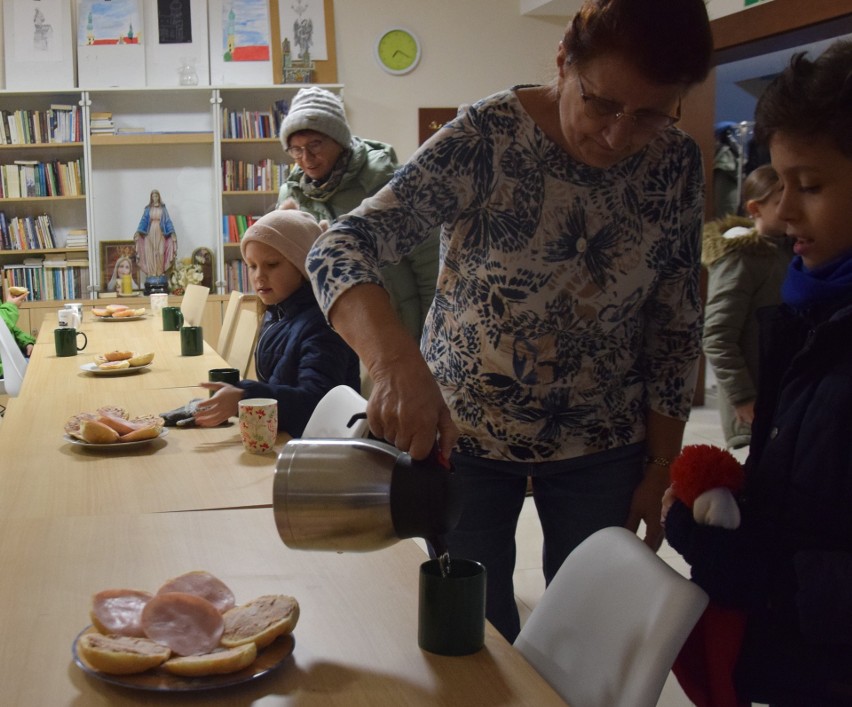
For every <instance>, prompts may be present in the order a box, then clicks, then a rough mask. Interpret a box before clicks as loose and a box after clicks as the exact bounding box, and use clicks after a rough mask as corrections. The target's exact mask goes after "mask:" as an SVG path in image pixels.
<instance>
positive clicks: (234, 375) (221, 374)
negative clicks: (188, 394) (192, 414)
mask: <svg viewBox="0 0 852 707" xmlns="http://www.w3.org/2000/svg"><path fill="white" fill-rule="evenodd" d="M207 381H208V382H209V383H227V384H228V385H237V383H239V382H240V371H239V369H237V368H211V369H210V370H209V371H207ZM213 395H215V391H213V390H211V391H210V396H211V397H212V396H213Z"/></svg>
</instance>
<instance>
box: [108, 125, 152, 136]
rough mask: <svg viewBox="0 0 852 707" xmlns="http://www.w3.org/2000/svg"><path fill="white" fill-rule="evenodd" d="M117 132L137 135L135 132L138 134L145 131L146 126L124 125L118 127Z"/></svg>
mask: <svg viewBox="0 0 852 707" xmlns="http://www.w3.org/2000/svg"><path fill="white" fill-rule="evenodd" d="M115 132H116V134H118V135H135V134H138V133H144V132H145V128H142V127H139V126H132V125H123V126H121V127H119V128H116V129H115Z"/></svg>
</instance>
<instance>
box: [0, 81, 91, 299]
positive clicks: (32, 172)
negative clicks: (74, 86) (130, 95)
mask: <svg viewBox="0 0 852 707" xmlns="http://www.w3.org/2000/svg"><path fill="white" fill-rule="evenodd" d="M83 125H84V109H83V106H82V95H81V93H80V92H77V91H68V92H58V93H57V92H51V93H39V92H23V91H21V92H16V91H11V92H10V91H4V92H0V267H2V269H3V278H4V279H5V280H6V281H7V282H9V284H15V285H21V286H24V287H26V288H27V289H29V290H30V292H31V293H32V297H33V298H36V299H78V298H82V297H88V296H89V286H90V265H91V264H90V261H89V257H88V239H87V238H86V237H84V240H83V244H82V246H81V245H80V236H81V234H87V233H88V218H87V211H88V206H87V203H88V199H87V194H86V191H87V190H86V180H85V174H84V173H85V151H86V145H85V138H84V132H85V131H84V129H83Z"/></svg>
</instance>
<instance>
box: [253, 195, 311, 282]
mask: <svg viewBox="0 0 852 707" xmlns="http://www.w3.org/2000/svg"><path fill="white" fill-rule="evenodd" d="M322 231H323V229H321V228H320V226H319V224H318V223H317V220H316V219H315V218H314V217H313V216H312V215H311V214H309V213H307V212H305V211H299V210H298V209H276V210H275V211H270V212H269V213H268V214H266V216H262V217H261V218H259V219H258V220H257V221H255V222H254V223H253V224H252V225H251V226H249V227H248V229H246V233H245V235H244V236H243V239H242V240H241V241H240V253H242V256H243V258H245V257H246V246H247V245H248V244H249V243H251V242H253V241H254V242H257V243H265V244H266V245H268V246H269V247H270V248H274V249H275V250H277V251H278V252H279V253H281V255H283V256H284V257H285V258H287V260H289V261H290V262H291V263H293V265H295V266H296V267H297V268H298V269H299V272H301V273H302V275H304V276H305V278H306V279H307V277H308V271H307V268H305V259H306V258H307V257H308V251H309V250H310V249H311V246H312V245H313V244H314V241H315V240H316V239H317V236H319V234H320V233H322Z"/></svg>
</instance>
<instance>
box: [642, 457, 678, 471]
mask: <svg viewBox="0 0 852 707" xmlns="http://www.w3.org/2000/svg"><path fill="white" fill-rule="evenodd" d="M645 464H653V465H654V466H661V467H663V468H665V469H667V468H668V467H670V466H671V465H672V460H671V459H668V458H666V457H645Z"/></svg>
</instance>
